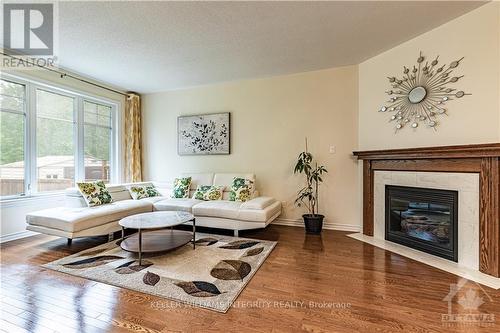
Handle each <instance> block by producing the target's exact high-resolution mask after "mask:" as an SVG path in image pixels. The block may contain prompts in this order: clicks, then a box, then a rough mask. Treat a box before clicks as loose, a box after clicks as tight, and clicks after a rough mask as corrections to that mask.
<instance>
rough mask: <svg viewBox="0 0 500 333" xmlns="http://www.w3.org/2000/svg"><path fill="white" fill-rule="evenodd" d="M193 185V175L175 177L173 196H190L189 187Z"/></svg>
mask: <svg viewBox="0 0 500 333" xmlns="http://www.w3.org/2000/svg"><path fill="white" fill-rule="evenodd" d="M190 186H191V177H185V178H175V180H174V189H173V191H172V198H189V187H190Z"/></svg>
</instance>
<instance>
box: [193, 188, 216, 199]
mask: <svg viewBox="0 0 500 333" xmlns="http://www.w3.org/2000/svg"><path fill="white" fill-rule="evenodd" d="M211 187H212V186H211V185H198V186H197V187H196V191H194V194H193V199H198V200H205V193H207V191H208V190H210V188H211Z"/></svg>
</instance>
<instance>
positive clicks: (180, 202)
mask: <svg viewBox="0 0 500 333" xmlns="http://www.w3.org/2000/svg"><path fill="white" fill-rule="evenodd" d="M200 202H203V201H202V200H197V199H190V198H172V199H166V200H161V201H158V202H155V203H154V204H153V208H154V210H181V211H184V212H190V213H191V212H192V208H193V206H194V205H196V204H199V203H200Z"/></svg>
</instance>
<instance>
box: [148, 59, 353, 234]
mask: <svg viewBox="0 0 500 333" xmlns="http://www.w3.org/2000/svg"><path fill="white" fill-rule="evenodd" d="M357 78H358V72H357V66H352V67H343V68H337V69H329V70H324V71H317V72H309V73H303V74H296V75H289V76H280V77H273V78H268V79H259V80H248V81H239V82H234V83H225V84H217V85H210V86H205V87H198V88H193V89H186V90H177V91H170V92H163V93H155V94H149V95H146V96H145V97H144V109H143V110H144V111H143V134H144V164H145V165H144V166H145V177H146V179H151V180H168V179H170V178H173V177H175V176H176V175H178V174H179V173H181V172H205V171H210V172H254V173H255V174H256V175H257V187H258V189H259V190H260V191H261V192H262V193H263V194H264V195H270V196H274V197H276V198H277V199H278V200H281V201H284V202H286V204H285V214H284V215H283V216H282V218H284V219H291V220H295V219H298V218H300V216H301V214H302V211H301V210H300V209H296V208H294V207H293V200H294V195H295V193H296V191H297V190H298V189H299V187H300V185H301V184H302V178H301V177H300V176H295V175H293V166H294V162H295V158H296V157H297V155H298V153H299V152H300V151H302V150H303V149H304V137H305V136H307V137H308V139H309V147H310V151H311V152H312V153H313V154H314V156H315V157H316V158H318V160H319V162H320V163H323V164H325V165H326V167H327V168H328V169H329V170H330V173H329V174H328V176H327V177H325V178H326V179H325V185H324V186H323V187H322V197H321V198H320V209H321V212H322V213H324V214H325V215H326V219H327V220H326V222H327V224H329V225H330V226H331V225H335V226H336V227H341V228H344V229H352V228H353V226H354V228H356V226H357V225H358V221H359V216H358V215H359V211H360V208H359V207H358V203H357V182H358V179H357V171H356V162H355V161H354V160H353V159H352V158H351V152H352V150H354V149H355V148H356V147H357V103H358V96H357V87H358V82H357ZM218 111H229V112H231V118H232V119H231V121H232V123H231V150H232V152H231V154H230V155H226V156H179V155H178V154H177V146H176V145H177V117H178V116H179V115H189V114H202V113H213V112H218ZM330 145H335V146H336V148H337V151H336V153H335V154H330V153H329V147H330ZM344 225H347V227H346V226H344Z"/></svg>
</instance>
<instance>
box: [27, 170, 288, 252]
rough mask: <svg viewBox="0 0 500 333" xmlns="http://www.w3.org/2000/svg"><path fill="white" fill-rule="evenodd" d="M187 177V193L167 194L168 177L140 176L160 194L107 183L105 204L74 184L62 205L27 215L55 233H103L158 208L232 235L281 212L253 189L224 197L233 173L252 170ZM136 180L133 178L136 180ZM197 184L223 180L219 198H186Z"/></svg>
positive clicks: (33, 225) (34, 225)
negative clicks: (247, 195)
mask: <svg viewBox="0 0 500 333" xmlns="http://www.w3.org/2000/svg"><path fill="white" fill-rule="evenodd" d="M182 176H183V177H186V176H190V177H191V178H192V182H191V189H190V198H186V199H176V198H171V196H170V193H171V192H172V189H171V188H172V182H163V183H162V182H150V183H148V182H145V183H140V184H151V183H152V184H153V185H155V187H156V188H157V189H158V191H159V192H160V193H161V194H162V196H158V197H151V198H144V199H140V200H133V199H132V198H131V196H130V194H129V191H128V187H129V186H130V185H132V184H120V185H108V186H107V188H108V190H109V192H110V194H111V197H112V198H113V202H112V203H110V204H106V205H102V206H96V207H87V204H86V203H85V200H84V199H83V197H82V195H81V194H80V192H79V191H78V190H77V189H76V188H71V189H68V190H66V193H65V201H66V203H65V207H58V208H51V209H45V210H41V211H37V212H33V213H30V214H28V215H27V216H26V222H27V224H28V226H27V228H26V229H28V230H31V231H36V232H40V233H45V234H49V235H54V236H60V237H66V238H68V240H69V242H70V240H71V239H73V238H77V237H87V236H97V235H106V234H110V233H112V232H115V231H118V230H120V226H119V225H118V221H119V220H120V219H122V218H124V217H126V216H129V215H133V214H139V213H145V212H151V211H162V210H174V211H177V210H182V211H187V212H191V213H193V214H194V216H195V217H196V225H197V226H203V227H213V228H222V229H230V230H233V231H234V234H235V236H237V235H238V231H239V230H247V229H258V228H265V227H266V226H267V225H268V224H269V223H271V222H272V221H273V220H274V219H276V218H277V217H278V216H279V215H280V214H281V202H279V201H277V200H276V199H274V198H270V197H264V196H259V193H258V192H257V191H255V192H254V195H253V197H252V199H251V200H249V201H247V202H235V201H229V200H228V197H229V191H230V186H231V183H232V181H233V178H234V177H242V178H247V179H253V180H255V175H253V174H230V173H216V174H213V173H195V174H183V175H182ZM136 184H138V183H136ZM198 185H223V186H225V187H226V188H225V190H224V194H223V200H216V201H203V200H196V199H191V197H192V195H193V193H194V190H195V189H196V187H197V186H198Z"/></svg>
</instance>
